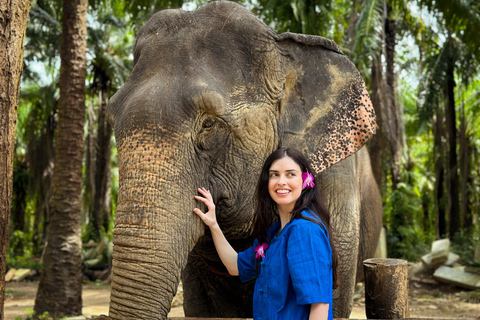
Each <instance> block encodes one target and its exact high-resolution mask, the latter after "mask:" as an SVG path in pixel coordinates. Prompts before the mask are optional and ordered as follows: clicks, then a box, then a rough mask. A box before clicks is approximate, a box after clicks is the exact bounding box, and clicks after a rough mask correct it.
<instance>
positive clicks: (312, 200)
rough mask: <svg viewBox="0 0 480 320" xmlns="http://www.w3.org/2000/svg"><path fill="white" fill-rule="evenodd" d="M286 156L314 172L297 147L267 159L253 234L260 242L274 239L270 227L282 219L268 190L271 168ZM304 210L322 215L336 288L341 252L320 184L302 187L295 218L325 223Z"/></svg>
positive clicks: (285, 149)
mask: <svg viewBox="0 0 480 320" xmlns="http://www.w3.org/2000/svg"><path fill="white" fill-rule="evenodd" d="M285 157H289V158H291V159H292V160H293V161H295V162H296V163H297V164H298V165H299V166H300V169H301V170H302V172H307V171H308V172H310V173H311V174H312V175H313V173H312V169H311V167H310V165H309V163H308V161H307V159H306V158H305V156H304V155H303V154H302V153H301V152H300V151H298V150H295V149H293V148H279V149H277V150H276V151H274V152H273V153H272V154H271V155H270V156H269V157H268V158H267V160H265V163H264V164H263V168H262V172H261V173H260V178H259V179H258V183H257V189H256V192H255V195H256V200H257V208H256V211H255V216H254V224H253V236H254V237H255V238H256V239H258V242H259V243H264V242H269V241H270V239H269V238H268V236H267V229H268V228H269V227H270V225H271V224H272V223H273V222H275V221H276V220H278V212H277V204H276V203H275V201H273V199H272V197H271V196H270V193H269V192H268V180H269V170H270V167H271V166H272V164H273V163H274V162H275V161H277V160H279V159H282V158H285ZM314 178H315V177H314ZM315 182H316V183H317V182H318V180H315ZM303 210H308V211H309V212H311V213H312V214H313V215H314V216H316V217H318V218H319V220H320V221H321V222H322V223H323V224H324V225H325V227H326V228H327V232H328V238H329V240H330V246H331V248H332V270H333V288H334V289H335V288H337V287H338V286H339V277H338V254H337V250H336V249H335V245H334V243H333V241H332V232H331V230H330V212H329V211H328V209H327V207H326V206H325V204H324V203H323V200H322V197H321V194H320V189H319V187H318V185H317V184H315V186H314V187H313V188H305V189H303V190H302V193H301V195H300V197H299V198H298V200H297V202H296V203H295V206H294V208H293V211H292V220H293V219H305V220H309V221H312V222H314V223H317V224H318V225H320V226H321V224H320V223H319V222H318V221H316V220H315V219H312V218H310V217H306V216H304V215H302V211H303Z"/></svg>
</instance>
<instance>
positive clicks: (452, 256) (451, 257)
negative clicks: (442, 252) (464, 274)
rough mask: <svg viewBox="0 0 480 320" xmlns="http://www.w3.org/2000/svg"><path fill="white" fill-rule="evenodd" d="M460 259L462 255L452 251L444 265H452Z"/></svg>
mask: <svg viewBox="0 0 480 320" xmlns="http://www.w3.org/2000/svg"><path fill="white" fill-rule="evenodd" d="M458 260H460V256H459V255H458V254H456V253H453V252H450V253H449V254H448V260H447V261H446V262H445V263H444V264H443V265H444V266H448V267H451V266H453V265H454V264H455V263H457V262H458Z"/></svg>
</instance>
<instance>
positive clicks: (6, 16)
mask: <svg viewBox="0 0 480 320" xmlns="http://www.w3.org/2000/svg"><path fill="white" fill-rule="evenodd" d="M30 6H31V3H30V1H29V0H22V1H6V2H2V4H1V6H0V8H1V10H0V21H1V24H2V37H0V48H1V50H0V70H1V71H0V72H1V76H0V79H1V80H0V92H1V93H2V99H0V155H2V156H1V158H0V168H1V169H0V320H3V314H4V312H3V302H4V300H5V269H6V259H5V257H6V256H7V242H8V225H9V220H10V204H11V201H12V174H13V153H14V146H15V126H16V119H17V106H18V98H19V92H20V88H19V84H20V76H21V74H22V68H23V41H24V37H25V29H26V27H27V17H28V11H29V10H30Z"/></svg>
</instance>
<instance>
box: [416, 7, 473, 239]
mask: <svg viewBox="0 0 480 320" xmlns="http://www.w3.org/2000/svg"><path fill="white" fill-rule="evenodd" d="M420 3H421V4H422V5H424V6H426V7H427V8H428V9H429V10H430V11H431V12H432V13H433V14H434V16H435V17H436V22H437V26H436V27H437V28H438V29H439V30H440V32H436V33H432V34H435V35H438V34H439V35H440V36H443V39H444V40H443V39H442V38H434V39H431V41H430V43H429V46H427V47H426V49H427V50H428V51H427V52H426V53H427V57H429V58H428V59H427V60H426V64H425V71H424V76H423V81H422V83H423V86H422V87H421V94H422V95H423V97H424V98H423V103H422V105H421V108H420V112H421V118H422V119H423V120H424V121H429V120H430V119H434V121H436V124H435V128H436V132H435V137H436V139H435V150H436V151H437V160H436V162H435V163H436V166H435V167H436V170H435V171H436V177H437V183H436V191H435V195H436V198H437V199H436V201H435V202H436V204H437V209H436V211H437V215H438V217H439V221H438V223H439V226H438V232H437V236H438V237H442V236H445V235H447V233H448V234H449V235H450V236H455V234H456V233H458V232H459V231H460V227H461V220H462V219H461V214H460V187H459V184H460V182H459V173H458V171H459V166H458V160H457V157H458V156H457V131H458V130H457V120H456V119H457V110H456V109H457V102H456V101H455V88H456V87H457V81H458V80H457V76H456V75H457V74H461V75H462V78H461V80H462V82H465V83H468V82H469V81H470V80H471V79H473V78H474V77H475V76H476V75H477V74H478V70H479V65H480V39H479V37H478V35H477V34H475V33H474V32H472V30H475V29H476V30H478V28H480V4H479V3H478V2H476V1H450V0H442V1H435V2H432V1H420ZM457 90H458V89H457ZM442 106H444V110H442V109H441V107H442ZM441 137H444V139H443V140H444V141H447V143H446V144H445V145H444V144H443V143H442V141H443V140H442V138H441ZM444 150H446V152H444ZM443 181H445V186H444V183H443ZM464 190H466V188H464ZM463 197H464V198H465V197H466V194H464V195H463ZM445 216H448V217H449V225H448V227H449V230H447V224H446V222H445V221H446V218H445Z"/></svg>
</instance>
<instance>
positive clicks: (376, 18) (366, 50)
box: [351, 0, 384, 74]
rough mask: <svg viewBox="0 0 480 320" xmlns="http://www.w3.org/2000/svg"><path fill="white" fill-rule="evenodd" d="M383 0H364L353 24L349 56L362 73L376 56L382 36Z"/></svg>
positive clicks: (378, 52)
mask: <svg viewBox="0 0 480 320" xmlns="http://www.w3.org/2000/svg"><path fill="white" fill-rule="evenodd" d="M383 12H384V1H383V0H365V2H364V4H363V9H362V11H361V12H360V16H359V18H358V21H357V24H356V25H355V40H354V45H353V50H352V54H353V56H352V57H351V58H352V59H353V61H354V63H355V65H356V66H357V68H359V69H360V70H361V71H362V70H363V73H364V74H366V73H367V71H366V70H367V69H368V68H369V65H370V63H369V62H370V61H372V60H373V59H375V58H376V57H378V55H379V54H380V48H381V45H382V38H383V20H384V19H383Z"/></svg>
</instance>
